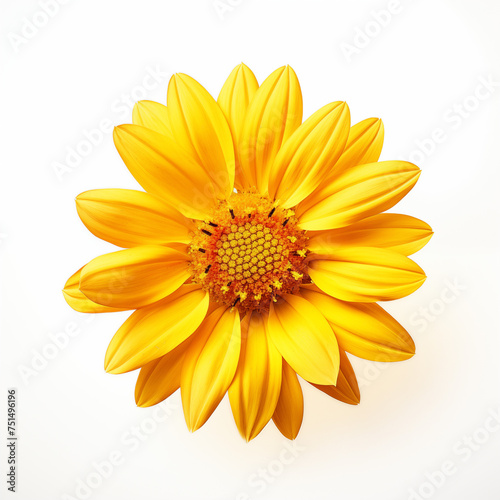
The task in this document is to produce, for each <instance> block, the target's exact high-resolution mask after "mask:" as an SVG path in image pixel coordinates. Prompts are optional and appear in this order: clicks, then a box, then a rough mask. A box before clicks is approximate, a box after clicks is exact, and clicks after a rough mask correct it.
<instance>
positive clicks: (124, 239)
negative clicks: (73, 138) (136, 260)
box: [76, 189, 195, 248]
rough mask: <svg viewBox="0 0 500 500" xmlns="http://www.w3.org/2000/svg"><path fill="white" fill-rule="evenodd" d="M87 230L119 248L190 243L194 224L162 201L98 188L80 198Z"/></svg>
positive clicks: (140, 192) (122, 191)
mask: <svg viewBox="0 0 500 500" xmlns="http://www.w3.org/2000/svg"><path fill="white" fill-rule="evenodd" d="M76 209H77V211H78V215H79V216H80V219H81V220H82V222H83V223H84V224H85V226H87V228H88V230H89V231H90V232H91V233H92V234H94V235H95V236H97V237H98V238H101V239H103V240H105V241H109V242H110V243H113V244H114V245H118V246H119V247H124V248H129V247H134V246H137V245H155V244H162V243H169V242H178V243H189V242H190V241H191V236H190V231H192V230H195V226H194V224H193V223H192V222H191V221H190V220H189V219H187V218H186V217H184V216H183V215H182V214H181V213H180V212H179V211H177V210H176V209H175V208H173V207H171V206H169V205H167V204H166V203H164V202H162V201H161V200H160V199H159V198H157V197H155V196H153V195H150V194H148V193H143V192H142V191H133V190H131V189H96V190H93V191H87V192H85V193H82V194H80V195H78V196H77V198H76Z"/></svg>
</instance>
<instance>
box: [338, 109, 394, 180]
mask: <svg viewBox="0 0 500 500" xmlns="http://www.w3.org/2000/svg"><path fill="white" fill-rule="evenodd" d="M383 144H384V125H383V123H382V120H381V119H380V118H367V119H366V120H363V121H361V122H359V123H356V125H353V126H352V127H351V129H350V130H349V137H348V138H347V143H346V145H345V149H344V151H343V152H342V155H341V156H340V158H339V159H338V161H337V162H336V163H335V166H334V167H333V169H332V171H331V173H330V176H337V175H338V174H339V173H340V172H341V171H343V170H345V169H346V168H350V167H354V166H356V165H364V164H366V163H375V162H377V161H378V159H379V158H380V153H381V152H382V146H383Z"/></svg>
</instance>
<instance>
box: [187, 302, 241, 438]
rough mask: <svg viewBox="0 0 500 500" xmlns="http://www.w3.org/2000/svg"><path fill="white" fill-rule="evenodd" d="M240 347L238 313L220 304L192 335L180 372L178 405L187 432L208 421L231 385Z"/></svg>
mask: <svg viewBox="0 0 500 500" xmlns="http://www.w3.org/2000/svg"><path fill="white" fill-rule="evenodd" d="M240 346H241V330H240V314H239V312H238V311H237V310H236V309H234V310H231V309H229V308H226V307H224V306H223V307H220V308H219V309H216V310H215V311H214V312H213V313H212V314H211V315H210V316H208V317H207V318H206V320H205V321H204V322H203V324H202V325H201V327H200V328H199V330H198V331H197V332H196V335H195V336H193V339H192V342H191V345H190V346H189V349H188V351H187V352H186V359H185V361H184V365H183V367H182V374H181V396H182V406H183V408H184V417H185V419H186V424H187V426H188V428H189V430H190V431H191V432H193V431H195V430H197V429H199V428H200V427H201V426H202V425H203V424H204V423H205V422H206V421H207V420H208V418H209V417H210V415H212V413H213V412H214V410H215V409H216V408H217V406H218V405H219V403H220V402H221V400H222V398H223V397H224V394H225V393H226V391H227V389H228V388H229V386H230V385H231V382H232V381H233V378H234V374H235V372H236V368H237V366H238V359H239V356H240Z"/></svg>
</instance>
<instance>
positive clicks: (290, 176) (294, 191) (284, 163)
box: [269, 102, 350, 208]
mask: <svg viewBox="0 0 500 500" xmlns="http://www.w3.org/2000/svg"><path fill="white" fill-rule="evenodd" d="M349 122H350V113H349V108H348V107H347V104H346V103H345V102H333V103H331V104H328V105H327V106H324V107H322V108H321V109H319V110H318V111H316V113H314V114H313V115H312V116H310V117H309V118H308V119H307V120H306V121H305V122H304V123H303V124H302V125H301V126H300V127H299V128H298V129H297V130H296V131H295V132H294V133H293V135H292V136H291V137H290V138H289V139H288V140H287V141H286V143H285V144H284V146H283V147H282V148H281V149H280V151H279V153H278V155H277V156H276V159H275V160H274V163H273V166H272V168H271V172H270V179H269V196H270V197H271V198H275V199H276V200H278V201H279V204H280V205H281V206H283V207H285V208H289V207H293V206H295V205H297V204H298V203H299V202H300V201H302V200H303V199H304V198H305V197H306V196H308V195H309V194H311V193H312V192H313V191H314V190H315V189H316V188H317V187H318V186H319V185H320V184H321V183H322V181H323V179H324V177H325V176H326V175H327V174H328V172H329V171H330V170H331V168H332V166H333V165H334V164H335V162H336V161H337V159H338V158H339V156H340V155H341V153H342V151H343V150H344V146H345V143H346V141H347V136H348V134H349Z"/></svg>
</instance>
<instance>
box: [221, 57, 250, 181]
mask: <svg viewBox="0 0 500 500" xmlns="http://www.w3.org/2000/svg"><path fill="white" fill-rule="evenodd" d="M258 88H259V84H258V82H257V79H256V78H255V75H254V74H253V73H252V71H251V70H250V68H248V66H246V65H245V64H243V63H241V64H239V65H238V66H236V68H234V69H233V71H232V72H231V74H230V75H229V77H228V79H227V80H226V82H225V83H224V85H223V87H222V90H221V91H220V94H219V97H218V99H217V103H218V104H219V107H220V108H221V109H222V112H223V113H224V116H225V117H226V120H227V122H228V124H229V128H230V129H231V135H232V137H233V143H234V146H235V158H236V177H235V187H236V188H237V189H242V188H245V187H246V188H248V187H250V186H249V185H247V184H246V183H245V179H244V177H243V175H242V172H241V167H240V165H239V153H238V148H237V144H238V140H239V137H240V135H241V130H242V129H243V124H244V123H245V115H246V111H247V108H248V105H249V104H250V101H251V100H252V99H253V97H254V95H255V93H256V92H257V89H258Z"/></svg>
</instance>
